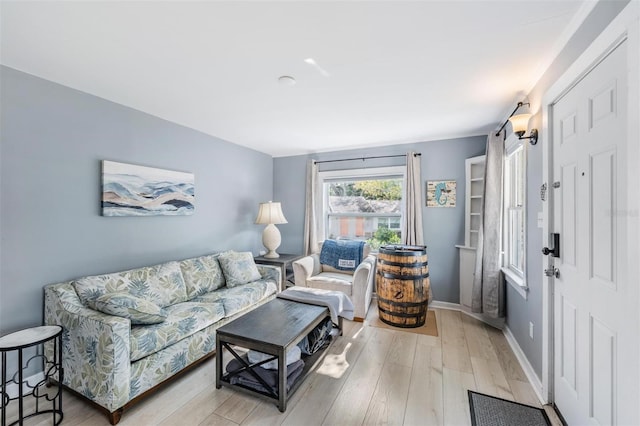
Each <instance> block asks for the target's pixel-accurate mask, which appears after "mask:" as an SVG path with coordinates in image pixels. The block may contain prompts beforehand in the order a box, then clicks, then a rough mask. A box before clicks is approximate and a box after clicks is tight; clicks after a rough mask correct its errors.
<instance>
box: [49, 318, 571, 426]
mask: <svg viewBox="0 0 640 426" xmlns="http://www.w3.org/2000/svg"><path fill="white" fill-rule="evenodd" d="M435 312H436V318H437V322H438V330H439V333H440V335H439V337H432V336H426V335H420V334H415V333H411V332H409V331H403V330H402V329H397V330H388V329H383V328H376V327H371V326H368V325H366V324H363V323H356V322H350V321H345V330H344V335H343V336H342V337H340V338H338V339H337V341H336V342H335V343H334V344H333V346H332V347H331V348H330V350H329V353H328V354H327V356H326V357H325V359H324V361H323V363H322V364H321V365H320V366H319V367H318V368H317V370H316V371H315V372H314V373H313V374H311V375H310V376H309V377H307V379H306V381H305V382H304V383H303V384H302V385H301V387H300V388H299V389H298V391H297V392H296V394H295V395H293V397H292V398H291V400H290V402H289V405H288V408H287V411H286V412H285V413H280V412H279V411H278V409H277V408H276V406H275V404H273V403H271V402H266V401H263V400H261V399H258V398H254V397H251V396H247V395H245V394H242V393H240V392H236V391H233V390H230V389H228V388H222V389H220V390H217V389H216V388H215V363H214V360H213V359H212V360H211V361H209V362H207V363H205V364H203V365H202V366H200V367H198V368H196V369H195V370H193V371H191V372H189V373H188V374H186V375H185V376H183V377H181V378H180V379H178V380H176V381H174V382H173V383H172V384H170V385H169V386H166V387H165V388H163V389H162V390H161V391H160V392H157V393H156V394H154V395H152V396H151V397H149V398H148V399H146V400H145V401H143V402H141V403H140V404H138V405H136V406H134V407H133V408H131V409H130V410H129V411H125V413H124V414H123V416H122V420H121V422H120V423H119V424H120V425H122V426H140V425H164V426H170V425H281V424H282V425H305V426H306V425H378V424H385V425H392V424H397V425H401V424H404V425H442V424H444V425H468V424H470V416H469V402H468V396H467V389H471V390H476V391H478V392H482V393H486V394H490V395H495V396H498V397H501V398H505V399H509V400H514V401H517V402H521V403H525V404H530V405H535V406H540V403H539V401H538V399H537V397H536V396H535V393H534V391H533V389H532V387H531V386H530V384H529V383H528V381H527V379H526V377H525V374H524V372H523V371H522V369H521V368H520V365H519V364H518V361H517V359H516V357H515V355H514V354H513V352H512V351H511V349H510V347H509V345H508V343H507V341H506V339H505V337H504V335H503V334H502V332H501V331H499V330H496V329H493V328H492V327H490V326H487V325H485V324H483V323H481V322H479V321H477V320H475V319H473V318H471V317H469V316H467V315H465V314H462V313H460V312H457V311H451V310H444V309H442V310H441V309H436V310H435ZM225 359H226V358H225ZM63 398H64V401H63V409H64V422H63V425H64V426H72V425H108V424H109V423H108V421H107V418H106V416H105V415H104V414H103V413H102V412H100V411H98V410H96V409H95V408H93V407H91V406H89V405H88V404H86V403H85V402H84V401H82V400H80V399H78V398H76V397H75V396H73V395H70V394H69V393H66V392H65V394H64V396H63ZM545 410H546V411H547V413H548V414H549V417H550V418H551V420H552V423H553V424H554V425H560V424H561V423H560V422H559V420H558V419H557V417H556V416H555V413H554V412H553V410H552V409H551V408H549V407H545ZM49 422H50V421H49ZM42 423H43V424H46V422H42Z"/></svg>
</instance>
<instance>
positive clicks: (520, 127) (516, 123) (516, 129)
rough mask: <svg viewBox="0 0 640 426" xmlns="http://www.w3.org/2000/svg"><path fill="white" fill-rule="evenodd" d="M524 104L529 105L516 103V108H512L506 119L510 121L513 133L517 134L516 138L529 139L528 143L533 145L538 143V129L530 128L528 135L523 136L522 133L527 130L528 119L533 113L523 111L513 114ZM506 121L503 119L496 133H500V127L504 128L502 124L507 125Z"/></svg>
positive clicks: (527, 104)
mask: <svg viewBox="0 0 640 426" xmlns="http://www.w3.org/2000/svg"><path fill="white" fill-rule="evenodd" d="M525 105H526V106H529V103H528V102H527V103H523V102H518V105H516V108H515V109H514V110H513V112H512V113H511V115H510V116H509V118H508V119H507V121H508V122H510V123H511V127H512V128H513V133H515V134H516V136H518V139H529V143H530V144H531V145H535V144H537V143H538V129H531V132H530V133H529V136H524V134H525V133H526V132H527V127H529V119H530V118H531V116H532V115H533V114H529V113H523V114H516V115H514V114H515V113H516V112H517V111H518V110H519V109H520V108H522V107H523V106H525ZM507 121H505V122H504V124H503V125H502V127H500V130H498V132H497V133H496V135H498V134H500V132H501V131H502V129H504V126H506V125H507Z"/></svg>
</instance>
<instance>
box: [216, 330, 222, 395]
mask: <svg viewBox="0 0 640 426" xmlns="http://www.w3.org/2000/svg"><path fill="white" fill-rule="evenodd" d="M221 378H222V342H221V341H220V335H219V334H216V389H220V388H221V387H222V384H221V381H220V379H221Z"/></svg>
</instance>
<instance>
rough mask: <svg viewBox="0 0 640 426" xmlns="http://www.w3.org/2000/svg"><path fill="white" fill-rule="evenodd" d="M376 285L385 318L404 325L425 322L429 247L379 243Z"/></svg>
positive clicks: (421, 324)
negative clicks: (381, 244) (383, 244)
mask: <svg viewBox="0 0 640 426" xmlns="http://www.w3.org/2000/svg"><path fill="white" fill-rule="evenodd" d="M376 287H377V294H378V314H379V316H380V320H381V321H382V322H384V323H386V324H389V325H392V326H396V327H404V328H415V327H421V326H423V325H424V323H425V321H426V319H427V305H428V303H429V296H430V282H429V263H428V259H427V247H426V246H383V247H380V250H379V252H378V260H377V267H376Z"/></svg>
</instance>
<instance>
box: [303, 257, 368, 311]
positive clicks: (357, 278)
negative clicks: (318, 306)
mask: <svg viewBox="0 0 640 426" xmlns="http://www.w3.org/2000/svg"><path fill="white" fill-rule="evenodd" d="M321 247H322V245H321ZM370 252H371V249H370V247H369V245H365V246H364V249H363V254H362V259H363V260H362V262H361V263H360V264H359V265H358V266H357V267H356V268H355V270H354V271H352V272H350V271H342V270H338V269H335V268H333V267H331V266H329V265H323V264H321V263H320V254H319V253H314V254H312V255H310V256H306V257H303V258H302V259H299V260H296V261H295V262H293V274H294V279H295V283H296V286H300V287H311V288H321V289H324V290H334V291H341V292H343V293H345V294H346V295H347V296H349V297H350V298H351V301H352V302H353V305H354V319H355V320H356V321H364V318H365V317H366V316H367V311H368V310H369V305H371V297H372V295H373V284H374V281H375V275H374V274H375V266H376V258H375V256H374V255H372V254H370Z"/></svg>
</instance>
